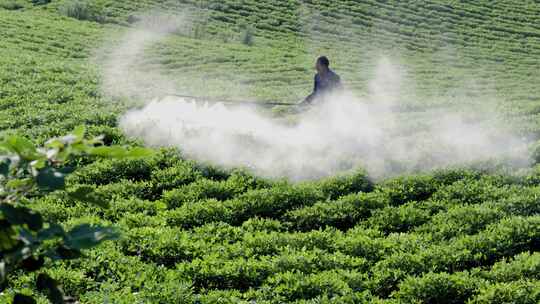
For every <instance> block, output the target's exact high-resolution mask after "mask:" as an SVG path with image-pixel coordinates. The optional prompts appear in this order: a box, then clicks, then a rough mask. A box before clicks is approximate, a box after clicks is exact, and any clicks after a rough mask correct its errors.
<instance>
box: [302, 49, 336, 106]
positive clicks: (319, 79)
mask: <svg viewBox="0 0 540 304" xmlns="http://www.w3.org/2000/svg"><path fill="white" fill-rule="evenodd" d="M315 69H316V70H317V74H316V75H315V86H314V88H313V93H311V94H310V95H309V96H308V97H306V99H304V101H303V102H302V103H301V104H312V103H313V102H314V101H315V102H317V101H320V100H321V99H324V98H325V97H326V96H328V95H329V94H330V93H332V92H336V91H338V90H341V89H342V88H343V87H342V85H341V79H340V78H339V75H338V74H336V73H334V71H332V70H331V69H330V61H329V60H328V58H327V57H326V56H321V57H319V58H318V59H317V62H316V63H315Z"/></svg>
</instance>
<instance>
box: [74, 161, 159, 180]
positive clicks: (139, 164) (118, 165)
mask: <svg viewBox="0 0 540 304" xmlns="http://www.w3.org/2000/svg"><path fill="white" fill-rule="evenodd" d="M155 165H156V159H155V158H145V159H123V160H104V161H100V162H95V163H92V164H91V165H89V166H86V167H84V168H81V169H80V170H78V171H77V172H76V173H74V174H73V175H71V176H70V177H69V179H68V182H69V183H70V184H94V185H106V184H110V183H114V182H118V181H121V180H123V179H125V180H129V181H143V180H148V179H150V178H151V175H152V170H153V169H154V166H155Z"/></svg>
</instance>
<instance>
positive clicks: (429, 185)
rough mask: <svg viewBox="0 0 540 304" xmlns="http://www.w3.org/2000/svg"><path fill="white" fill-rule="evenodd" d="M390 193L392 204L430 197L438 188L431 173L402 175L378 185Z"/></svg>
mask: <svg viewBox="0 0 540 304" xmlns="http://www.w3.org/2000/svg"><path fill="white" fill-rule="evenodd" d="M376 188H377V189H378V190H380V191H382V192H384V193H385V194H387V195H388V197H389V199H390V204H391V205H402V204H405V203H406V202H409V201H423V200H426V199H428V198H429V197H430V196H431V195H432V194H433V193H434V192H435V191H436V190H437V189H436V184H435V183H434V180H433V177H431V176H429V175H414V176H402V177H397V178H393V179H390V180H386V181H384V182H383V183H382V184H380V185H378V186H377V187H376Z"/></svg>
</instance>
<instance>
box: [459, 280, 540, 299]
mask: <svg viewBox="0 0 540 304" xmlns="http://www.w3.org/2000/svg"><path fill="white" fill-rule="evenodd" d="M469 303H471V304H506V303H513V304H537V303H540V281H538V280H535V281H524V280H520V281H514V282H508V283H495V284H492V285H489V286H486V287H484V288H481V289H480V291H479V294H478V295H477V296H476V297H474V298H473V299H472V300H471V301H470V302H469Z"/></svg>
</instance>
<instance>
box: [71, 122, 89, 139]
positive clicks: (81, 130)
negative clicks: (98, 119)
mask: <svg viewBox="0 0 540 304" xmlns="http://www.w3.org/2000/svg"><path fill="white" fill-rule="evenodd" d="M71 134H73V135H75V137H77V141H82V140H83V139H84V134H86V127H85V126H84V125H80V126H77V127H75V129H74V130H73V132H71Z"/></svg>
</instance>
